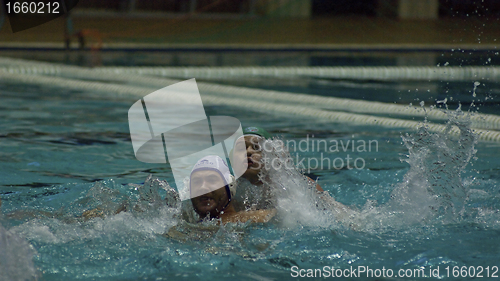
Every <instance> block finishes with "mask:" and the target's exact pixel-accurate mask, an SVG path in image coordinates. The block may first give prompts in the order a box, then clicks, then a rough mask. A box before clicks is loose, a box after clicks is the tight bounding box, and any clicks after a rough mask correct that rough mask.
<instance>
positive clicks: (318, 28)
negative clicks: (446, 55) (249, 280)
mask: <svg viewBox="0 0 500 281" xmlns="http://www.w3.org/2000/svg"><path fill="white" fill-rule="evenodd" d="M64 26H65V20H64V19H62V18H59V19H56V20H53V21H51V22H48V23H46V24H43V25H41V26H37V27H34V28H31V29H28V30H25V31H21V32H18V33H12V31H11V29H10V24H9V22H8V20H6V22H5V24H4V26H3V27H2V29H1V30H0V49H4V50H6V49H12V50H15V49H18V48H20V49H23V48H24V49H29V48H32V49H44V48H45V49H50V48H53V49H61V48H63V47H64V43H63V38H64ZM73 26H74V27H73V28H74V30H75V31H78V30H83V29H85V30H89V33H90V35H89V36H88V37H87V39H88V42H90V43H92V42H98V41H102V43H103V44H102V48H103V49H106V48H110V49H113V48H118V49H120V48H122V49H123V48H124V49H127V48H131V49H134V48H135V49H137V48H138V49H141V48H142V49H153V50H162V49H185V48H187V49H189V48H191V49H193V48H194V49H197V48H199V49H207V48H214V49H221V48H226V49H231V48H233V49H262V48H265V49H269V50H273V49H278V50H281V49H302V50H304V49H305V50H323V49H325V50H338V49H346V50H347V49H361V50H363V49H366V50H377V49H403V50H404V49H452V48H462V49H470V50H472V49H474V50H480V49H490V50H491V49H496V48H497V46H498V44H499V42H500V22H499V21H498V20H497V19H489V20H488V19H480V18H470V19H469V18H467V19H464V18H456V19H440V20H397V19H389V18H376V17H334V18H315V19H290V18H275V17H274V18H263V17H256V18H244V19H221V18H219V19H202V18H189V17H178V18H148V17H142V18H139V17H138V18H130V17H129V18H124V17H112V18H109V17H107V18H105V17H99V16H93V17H83V16H75V17H74V18H73ZM497 40H498V41H497ZM76 41H77V39H76V38H74V39H73V45H72V46H73V47H76V46H77V45H76Z"/></svg>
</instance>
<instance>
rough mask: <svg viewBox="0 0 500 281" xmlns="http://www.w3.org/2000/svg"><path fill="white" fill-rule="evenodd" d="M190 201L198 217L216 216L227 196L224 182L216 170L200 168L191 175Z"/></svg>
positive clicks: (224, 203)
mask: <svg viewBox="0 0 500 281" xmlns="http://www.w3.org/2000/svg"><path fill="white" fill-rule="evenodd" d="M190 184H191V202H192V203H193V208H194V210H195V211H196V213H197V214H198V215H200V217H202V218H205V217H207V216H210V217H211V218H217V217H219V215H220V212H221V211H222V210H223V208H224V207H225V206H226V204H227V202H228V200H229V198H228V195H227V192H226V187H225V182H224V180H223V179H222V177H221V175H220V174H219V173H218V172H216V171H211V170H202V171H197V172H194V173H193V174H192V175H191V182H190Z"/></svg>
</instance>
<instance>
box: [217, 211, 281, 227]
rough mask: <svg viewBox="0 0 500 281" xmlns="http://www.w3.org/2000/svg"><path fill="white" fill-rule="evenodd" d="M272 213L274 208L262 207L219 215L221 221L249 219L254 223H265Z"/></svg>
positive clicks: (243, 220)
mask: <svg viewBox="0 0 500 281" xmlns="http://www.w3.org/2000/svg"><path fill="white" fill-rule="evenodd" d="M274 215H276V210H275V209H264V210H255V211H241V212H238V213H235V214H231V215H229V216H223V217H221V219H222V223H224V224H225V223H228V222H232V223H237V222H243V223H244V222H247V221H251V222H254V223H266V222H269V221H270V220H271V219H272V218H273V217H274Z"/></svg>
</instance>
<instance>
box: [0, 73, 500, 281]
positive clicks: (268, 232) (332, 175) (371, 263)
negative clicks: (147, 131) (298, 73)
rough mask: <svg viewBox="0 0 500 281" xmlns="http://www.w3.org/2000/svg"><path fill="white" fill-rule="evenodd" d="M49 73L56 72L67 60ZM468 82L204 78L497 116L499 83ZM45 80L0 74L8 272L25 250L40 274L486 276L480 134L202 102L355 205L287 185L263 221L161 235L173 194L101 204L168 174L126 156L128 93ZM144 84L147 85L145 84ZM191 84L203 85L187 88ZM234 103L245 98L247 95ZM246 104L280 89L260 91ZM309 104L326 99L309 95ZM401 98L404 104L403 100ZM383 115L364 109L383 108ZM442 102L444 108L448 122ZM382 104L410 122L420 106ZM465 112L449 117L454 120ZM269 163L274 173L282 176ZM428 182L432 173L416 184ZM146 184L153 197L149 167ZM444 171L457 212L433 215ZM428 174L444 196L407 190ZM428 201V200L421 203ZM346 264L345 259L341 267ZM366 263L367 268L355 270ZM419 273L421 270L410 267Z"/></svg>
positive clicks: (493, 266)
mask: <svg viewBox="0 0 500 281" xmlns="http://www.w3.org/2000/svg"><path fill="white" fill-rule="evenodd" d="M103 73H104V72H103ZM13 75H19V76H20V75H21V74H13ZM64 75H67V76H71V74H69V70H68V72H67V73H66V74H64V73H63V75H62V76H64ZM82 77H83V76H82ZM102 77H104V74H102ZM63 79H67V81H69V80H70V79H74V77H65V78H63ZM103 79H105V78H103ZM85 81H87V82H88V81H90V82H92V81H97V78H96V79H95V80H92V79H90V78H88V77H87V78H85ZM202 81H203V80H202ZM202 81H201V82H202ZM206 81H209V80H208V79H207V80H206ZM480 81H481V84H480V85H478V86H477V87H476V89H475V91H473V89H474V84H473V82H472V81H444V82H443V81H424V82H422V81H373V80H351V79H326V78H325V79H319V78H314V77H313V78H311V77H294V78H293V79H292V78H286V77H283V78H279V79H275V78H273V79H271V78H265V77H253V78H251V79H232V80H225V81H221V80H218V81H217V82H218V83H220V84H224V85H232V86H245V87H250V88H254V89H255V88H258V89H266V90H280V91H288V92H295V93H307V94H308V95H309V96H310V97H313V96H323V97H326V98H329V97H341V98H342V97H350V98H355V99H358V100H366V101H382V102H389V103H397V104H400V105H403V106H405V107H407V106H408V104H409V103H413V104H414V105H415V106H417V107H419V106H420V103H421V102H425V105H427V106H429V105H439V106H441V107H442V106H443V103H444V99H445V98H447V101H446V102H445V103H446V105H447V106H448V107H449V108H450V109H452V110H455V109H456V108H457V107H458V103H459V102H460V103H461V104H462V109H463V111H467V110H468V109H469V105H470V104H471V103H472V101H474V104H475V105H474V106H472V107H470V108H471V109H470V110H471V111H475V110H476V109H477V107H479V112H481V113H487V114H497V113H498V112H499V111H498V105H497V104H498V94H499V93H500V85H499V84H498V83H497V82H495V81H482V80H480ZM49 82H50V81H49ZM49 82H46V83H45V82H44V83H45V84H40V83H38V82H36V83H21V82H19V81H17V82H16V81H14V80H10V81H9V80H5V79H3V82H2V83H1V84H0V87H1V88H0V91H1V95H2V104H1V105H0V107H1V108H2V110H1V111H0V114H1V115H2V118H1V119H0V122H1V123H0V127H1V128H2V132H1V133H0V139H1V142H0V155H1V158H2V161H1V163H0V165H1V170H2V173H1V174H0V175H1V179H0V184H1V190H0V198H1V199H2V203H3V204H2V213H3V214H4V217H3V218H2V221H1V223H2V225H3V227H5V229H6V230H8V232H7V231H6V230H2V229H0V231H2V235H3V236H2V237H8V238H7V239H4V240H3V241H5V243H3V249H6V250H5V251H3V254H0V255H3V256H1V259H0V260H5V259H9V258H10V257H13V256H15V257H16V258H17V259H16V260H19V262H18V263H17V264H15V265H14V267H11V268H10V269H9V270H11V271H13V272H16V273H17V274H18V275H20V276H22V274H26V276H28V278H29V277H30V276H31V275H33V273H32V271H30V270H29V269H30V268H31V267H30V265H29V264H26V263H25V262H24V261H26V260H29V259H31V257H32V256H34V258H33V261H34V267H35V268H36V270H37V273H36V274H37V275H38V276H39V278H40V279H41V280H198V279H208V280H212V279H216V278H217V279H223V280H234V279H237V280H287V279H292V278H293V277H295V276H302V275H307V274H316V276H319V275H318V274H320V273H321V274H322V275H321V276H323V277H328V273H330V275H331V273H332V269H333V274H340V272H339V271H336V270H337V269H342V270H343V271H342V272H343V274H348V275H349V278H351V279H357V278H360V277H362V279H377V280H380V279H383V277H389V275H390V273H392V274H393V276H392V277H393V279H394V280H404V279H406V280H409V279H419V278H418V277H420V278H421V279H427V278H429V276H431V275H433V274H437V273H438V275H439V276H440V277H441V278H444V277H446V276H450V278H465V277H466V276H471V275H474V276H478V274H479V272H480V271H481V275H482V276H483V278H484V277H489V278H495V277H496V276H498V275H500V273H499V272H498V267H499V266H500V264H498V261H499V260H500V256H499V255H500V254H499V253H500V251H499V250H500V244H499V243H498V241H497V240H498V239H497V237H498V233H499V229H500V223H499V222H500V213H499V211H498V210H499V208H500V206H499V203H498V202H500V201H499V200H498V199H499V191H500V186H499V184H500V177H499V167H500V160H499V159H500V157H499V156H500V155H499V151H500V150H499V147H500V143H499V142H491V141H481V140H480V141H479V142H477V143H476V144H474V145H473V147H472V144H471V142H470V141H471V139H470V136H464V135H462V136H457V135H454V134H451V133H450V134H444V133H443V134H437V133H434V132H433V131H432V130H431V129H430V128H427V129H425V128H424V129H423V130H421V131H420V134H418V133H417V131H416V129H411V128H409V127H397V126H394V127H387V126H385V127H383V126H373V125H363V124H357V123H348V122H332V121H331V120H329V119H328V118H321V117H318V116H314V114H309V115H300V114H299V113H298V112H292V111H290V112H287V110H282V111H277V110H274V109H267V110H266V109H264V110H257V109H256V108H255V107H254V108H252V110H248V109H247V110H245V109H242V108H241V107H237V106H231V105H229V104H215V103H214V102H213V100H212V103H210V104H209V105H206V113H207V115H209V116H210V115H228V116H233V117H236V118H238V119H239V120H240V121H241V123H242V125H243V126H250V125H257V126H262V127H264V128H266V129H268V130H269V131H270V132H271V133H272V134H274V135H277V136H279V137H280V138H281V139H282V140H283V141H285V143H287V142H286V141H288V143H287V144H289V150H290V151H291V152H292V156H293V157H294V159H295V160H296V162H300V161H301V160H303V162H302V163H305V166H304V167H302V168H303V169H304V170H305V171H306V172H308V174H309V175H310V176H311V177H313V178H319V183H320V184H321V185H322V187H323V189H325V190H326V191H328V192H330V194H332V195H333V196H334V197H335V198H336V200H338V201H339V202H342V203H344V204H346V205H348V206H353V208H357V209H359V210H360V213H361V215H360V216H359V217H358V218H357V221H356V223H357V224H358V226H357V227H348V226H344V225H341V224H336V223H335V222H334V220H332V218H331V216H330V214H329V213H328V212H322V211H320V210H317V209H315V208H313V207H312V206H310V205H307V204H303V203H304V200H303V198H294V197H293V196H292V197H290V198H292V200H290V201H288V202H284V203H282V204H281V205H280V208H281V213H280V216H279V218H278V219H277V220H276V221H274V222H273V223H271V224H267V225H245V226H225V227H217V228H216V229H213V230H212V231H211V232H209V235H206V237H205V236H203V235H201V234H200V233H197V235H198V237H197V239H193V240H192V241H187V242H182V241H177V240H174V239H169V238H166V237H164V236H162V234H163V233H165V232H166V230H168V229H169V228H170V227H172V226H173V225H175V224H177V223H178V219H177V218H176V210H175V209H173V208H168V207H165V206H161V207H158V208H151V209H148V208H147V206H149V205H148V204H146V205H147V206H146V209H147V210H146V212H122V213H119V214H116V215H115V214H112V210H114V209H115V208H116V207H117V206H119V205H120V204H121V202H123V200H128V203H127V204H129V205H134V204H136V203H137V202H141V186H142V184H143V183H144V181H145V180H146V178H147V177H148V175H149V174H153V175H154V176H155V177H158V178H160V179H164V180H166V181H168V182H173V177H172V175H171V173H170V172H169V169H168V168H167V167H166V166H165V165H160V164H145V163H141V162H139V161H138V160H136V159H135V157H134V152H133V150H132V146H131V143H130V136H129V128H128V119H127V111H128V109H129V108H130V106H131V105H132V103H133V102H135V101H136V100H137V99H138V98H137V96H136V97H135V98H134V97H132V96H127V95H126V94H117V93H116V92H114V90H111V91H109V92H106V91H102V90H99V91H98V90H85V89H86V86H84V87H82V88H76V87H75V88H71V87H69V86H68V87H60V86H57V85H56V84H53V86H48V85H47V83H49ZM136 82H137V81H136ZM37 83H38V84H37ZM111 83H115V84H116V81H112V82H111ZM121 83H123V85H124V86H125V87H129V86H128V85H126V84H125V82H123V81H122V82H121ZM137 83H138V82H137ZM261 85H264V86H261ZM134 86H136V85H134ZM165 86H166V85H165ZM131 87H133V86H130V88H131ZM158 88H159V87H158ZM113 89H115V88H113ZM116 89H118V88H116ZM150 89H152V90H151V92H152V91H154V87H153V86H151V87H150ZM200 90H202V94H203V87H200ZM214 91H216V90H214ZM221 91H222V90H221ZM145 93H146V94H147V90H145ZM239 98H241V99H244V98H242V97H239ZM235 100H236V99H235ZM246 101H247V103H248V104H250V103H251V102H252V100H251V98H250V99H247V100H246ZM437 101H440V102H441V103H437ZM262 103H263V104H264V103H265V104H271V105H279V104H281V103H284V102H283V101H274V102H271V101H270V100H269V99H268V100H265V99H263V100H262ZM298 105H299V106H300V105H301V104H298ZM289 108H293V107H289ZM312 108H314V109H315V110H317V111H319V110H325V111H328V110H329V109H328V108H326V106H318V105H316V106H312ZM412 108H413V106H411V107H410V106H408V109H407V110H408V112H409V111H411V110H412ZM295 109H297V108H295ZM438 110H439V109H433V111H438ZM330 111H331V112H334V110H330ZM427 111H431V110H430V109H429V108H428V109H427ZM332 114H333V113H332ZM393 114H394V113H391V112H380V113H372V115H371V116H375V117H376V118H392V117H395V116H394V115H393ZM455 114H456V113H455ZM454 116H455V115H451V116H449V117H447V119H449V120H455V118H456V117H454ZM397 118H401V120H406V121H416V122H423V121H424V119H425V116H421V117H418V116H411V115H404V114H403V115H399V116H397ZM429 120H430V121H429V125H430V124H436V123H439V124H444V123H445V122H446V120H439V119H435V118H432V117H431V115H429ZM458 124H461V123H460V122H458ZM468 126H471V125H464V130H465V131H467V128H468ZM455 127H456V126H455ZM406 133H409V134H410V135H409V136H406V135H405V134H406ZM402 136H403V137H404V140H403V138H402ZM301 141H302V143H301ZM325 143H327V144H328V145H327V146H325V145H323V144H325ZM363 144H364V145H365V146H364V148H363ZM467 144H468V145H467ZM301 145H302V146H301ZM322 145H323V146H322ZM360 147H361V148H360ZM475 150H477V152H475ZM454 152H456V153H457V154H456V155H454V156H455V158H453V157H452V158H453V159H459V160H461V161H462V164H467V165H466V166H465V167H464V168H461V166H460V165H459V164H457V163H455V162H453V159H452V160H450V159H448V160H449V161H452V162H446V161H448V160H447V158H446V156H447V155H450V154H453V153H454ZM406 155H409V157H407V156H406ZM469 157H470V159H469ZM326 158H328V159H329V160H328V161H323V162H322V161H321V159H326ZM312 159H316V160H319V162H314V160H312ZM348 159H351V160H350V161H351V162H350V166H348V165H347V160H348ZM356 159H358V161H357V162H354V161H356ZM359 159H361V160H359ZM401 159H406V160H407V162H405V161H401ZM436 159H437V160H436ZM437 162H439V163H441V164H442V165H441V164H438V168H437V169H438V171H439V173H435V175H444V176H443V179H442V180H443V181H444V180H446V181H445V182H440V180H441V179H436V178H431V177H426V175H427V176H428V175H434V174H433V171H435V170H436V167H435V165H436V163H437ZM320 163H321V164H320ZM443 163H444V164H443ZM327 164H329V166H327ZM315 165H316V166H315ZM439 169H441V170H439ZM276 176H277V177H278V178H279V177H281V178H280V179H281V180H282V181H283V182H284V183H288V182H287V180H289V179H287V178H286V177H283V175H281V174H277V175H276ZM422 179H423V180H422ZM448 180H449V181H448ZM429 181H431V184H436V185H431V186H429V185H428V184H429ZM432 181H434V182H432ZM96 183H97V184H96ZM147 183H150V185H148V184H146V186H148V188H150V189H153V190H158V192H159V194H160V196H165V191H164V190H163V188H161V186H158V185H159V184H160V183H159V182H158V181H154V180H152V181H151V180H150V181H148V182H147ZM458 183H461V184H463V186H464V188H465V190H466V192H467V194H466V195H465V196H466V197H468V199H467V201H466V202H465V204H464V207H463V210H462V209H461V210H458V211H457V213H460V214H455V215H449V214H448V213H447V211H446V210H444V211H443V210H439V209H440V208H441V209H443V208H445V207H446V206H447V205H446V204H447V203H449V202H455V201H453V200H455V199H456V198H458V197H460V195H459V194H453V191H450V190H447V187H449V186H454V187H457V186H455V185H456V184H458ZM436 186H437V188H436ZM441 187H442V188H441ZM429 188H430V189H431V190H433V191H434V192H435V194H437V195H441V197H440V198H448V197H450V198H448V199H449V200H448V199H446V200H445V202H441V201H439V200H438V202H437V203H436V202H431V203H429V202H426V201H424V200H423V199H425V198H424V197H420V195H422V194H423V193H422V192H425V190H427V189H429ZM440 188H441V189H440ZM457 189H459V187H457ZM395 190H396V191H395ZM295 191H300V188H298V189H293V188H292V190H291V191H290V192H291V193H290V194H292V195H293V194H295V195H296V194H298V193H294V192H295ZM405 192H409V193H405ZM412 192H414V193H412ZM446 196H448V197H446ZM438 197H439V196H438ZM416 199H418V200H422V201H418V200H416ZM153 201H154V200H153ZM155 202H156V201H154V202H153V203H155ZM394 202H396V203H394ZM153 205H154V204H153ZM96 206H106V207H103V210H102V211H103V213H105V214H107V216H105V217H103V218H93V219H89V220H84V219H82V218H79V216H80V215H81V214H82V213H83V212H84V211H85V210H88V209H90V208H94V207H96ZM430 207H434V208H436V209H437V211H436V213H432V212H431V214H430V215H429V214H427V213H428V212H429V209H430ZM296 208H301V209H302V210H304V211H303V212H297V210H296ZM22 210H24V211H25V212H24V213H22V212H20V211H22ZM30 210H35V211H36V212H31V213H29V211H30ZM41 211H44V212H47V213H48V214H50V215H48V216H47V214H43V213H41ZM6 214H7V215H6ZM6 233H7V234H8V235H10V236H8V235H7V234H6ZM19 237H20V238H24V239H26V241H27V242H29V244H31V246H29V245H27V244H25V242H23V240H21V239H17V238H19ZM19 249H24V250H19ZM26 268H28V269H26ZM351 268H353V269H356V270H357V271H355V273H354V274H353V272H352V270H351ZM2 269H4V268H2ZM300 269H303V271H300ZM370 269H371V270H373V271H371V274H372V275H371V276H372V277H373V278H368V277H367V274H370V271H369V270H370ZM384 269H385V270H384ZM5 270H6V269H5ZM344 270H347V271H344ZM360 270H361V271H362V270H365V271H368V272H360ZM383 270H384V271H383ZM389 270H390V271H389ZM400 270H403V271H400ZM421 270H422V271H421ZM436 270H437V271H436ZM464 270H465V271H464ZM382 271H383V272H382ZM422 273H423V274H425V277H423V276H422V275H420V276H416V275H417V274H422ZM382 274H384V276H383V275H382ZM398 274H403V276H402V277H398ZM405 274H406V275H405ZM410 275H412V276H411V278H410ZM368 276H370V275H368ZM434 276H435V275H434ZM377 277H380V278H377Z"/></svg>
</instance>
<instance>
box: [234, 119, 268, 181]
mask: <svg viewBox="0 0 500 281" xmlns="http://www.w3.org/2000/svg"><path fill="white" fill-rule="evenodd" d="M270 138H271V134H269V133H268V132H267V131H266V130H264V129H263V128H261V127H247V128H245V129H243V136H242V137H240V138H239V139H238V140H236V143H235V145H234V153H233V157H232V159H233V162H231V163H234V165H233V167H234V169H235V171H236V173H237V174H239V175H242V177H244V178H246V179H248V180H249V181H250V182H252V183H254V184H257V183H260V180H259V173H260V171H261V170H262V167H263V163H262V161H261V159H262V147H261V144H262V141H263V140H264V139H270Z"/></svg>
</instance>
